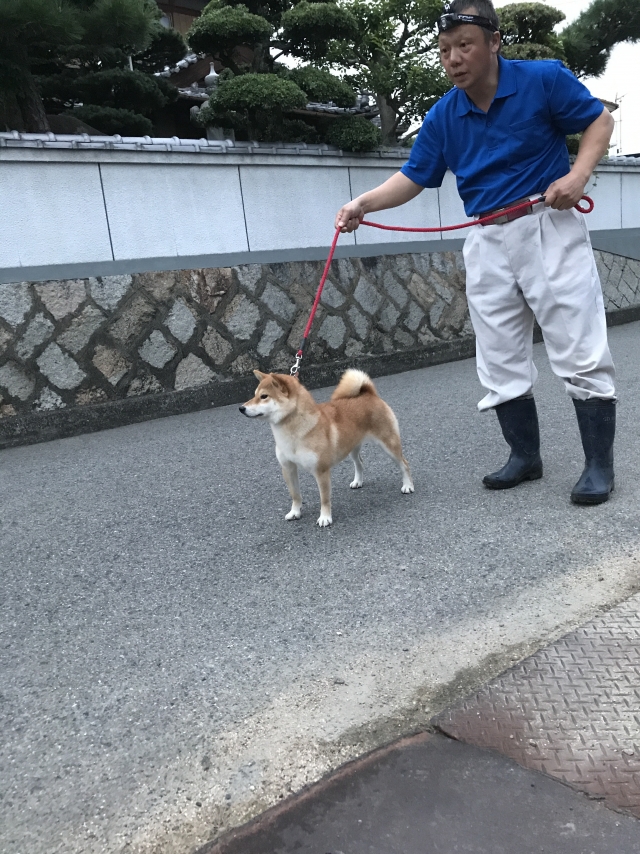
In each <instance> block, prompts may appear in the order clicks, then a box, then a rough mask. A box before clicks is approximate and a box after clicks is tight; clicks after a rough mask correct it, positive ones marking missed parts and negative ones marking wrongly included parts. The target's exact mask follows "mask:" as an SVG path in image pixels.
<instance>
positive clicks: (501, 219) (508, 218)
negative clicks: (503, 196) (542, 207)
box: [478, 196, 535, 226]
mask: <svg viewBox="0 0 640 854" xmlns="http://www.w3.org/2000/svg"><path fill="white" fill-rule="evenodd" d="M529 198H530V197H529V196H525V197H524V199H518V200H517V201H515V202H509V204H508V205H503V206H502V207H501V208H494V210H492V211H487V212H486V213H481V214H480V215H479V216H478V219H483V218H484V217H486V216H493V214H497V213H500V211H504V210H506V209H507V208H510V207H512V206H513V205H519V204H520V202H526V201H527V200H528V199H529ZM534 205H535V202H533V201H532V202H531V204H530V205H529V206H528V207H526V208H520V210H519V211H513V212H512V213H508V214H504V215H503V216H498V217H496V218H495V219H492V220H491V222H481V223H480V225H483V226H484V225H504V224H505V223H506V222H512V221H513V220H514V219H520V217H521V216H527V215H528V214H530V213H533V208H534Z"/></svg>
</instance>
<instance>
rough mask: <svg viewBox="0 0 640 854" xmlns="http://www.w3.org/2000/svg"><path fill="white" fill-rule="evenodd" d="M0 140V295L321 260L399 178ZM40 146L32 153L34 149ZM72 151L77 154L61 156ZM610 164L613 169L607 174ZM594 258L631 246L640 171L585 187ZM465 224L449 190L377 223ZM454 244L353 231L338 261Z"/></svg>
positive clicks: (204, 149) (274, 154)
mask: <svg viewBox="0 0 640 854" xmlns="http://www.w3.org/2000/svg"><path fill="white" fill-rule="evenodd" d="M69 139H71V138H64V137H53V136H51V138H48V137H47V136H46V135H45V136H43V137H42V138H38V137H37V136H35V135H26V134H25V135H22V136H20V135H16V134H0V235H2V237H1V239H0V281H3V282H11V281H22V280H31V281H36V280H46V279H59V278H71V277H77V276H80V277H82V276H94V275H101V274H102V275H113V274H121V273H135V272H142V271H147V270H166V269H187V268H189V269H191V268H197V267H218V266H230V265H235V264H243V263H265V262H277V261H299V260H319V259H321V258H322V257H323V256H325V255H326V247H327V246H328V245H329V243H330V242H331V238H332V236H333V219H334V216H335V213H336V211H337V210H338V208H339V207H340V206H341V205H342V204H343V203H344V202H345V201H346V200H348V199H350V198H353V197H355V196H356V195H358V194H360V193H361V192H363V191H364V190H366V189H369V188H371V187H373V186H376V185H377V184H379V183H381V182H382V181H384V180H385V179H386V178H388V177H389V176H390V175H392V174H393V173H394V172H396V171H397V170H398V169H399V168H400V166H401V165H402V163H403V162H404V160H405V159H406V152H402V151H396V152H391V153H384V154H383V153H380V152H374V153H373V154H371V155H361V156H353V155H352V156H345V155H343V154H342V152H339V151H336V150H330V149H328V148H327V147H326V146H316V147H300V146H298V147H297V148H295V151H294V149H292V148H285V149H283V150H282V151H280V152H279V153H278V150H273V151H271V149H269V148H265V147H258V148H256V149H255V150H254V151H252V152H248V151H243V150H242V147H241V146H235V147H230V146H227V145H224V144H223V143H207V142H206V141H205V142H203V143H202V144H198V143H197V142H194V141H191V140H185V141H183V143H184V144H182V143H180V141H176V142H171V141H164V142H163V141H153V140H149V141H148V142H144V141H138V142H137V143H136V142H131V143H127V142H121V143H114V142H113V140H110V141H100V140H97V141H96V139H95V138H89V137H87V142H86V144H84V147H83V144H82V143H79V142H78V141H77V138H76V141H75V142H69V141H68V140H69ZM36 145H38V146H39V147H34V146H36ZM70 145H75V146H77V147H75V148H70V147H69V146H70ZM618 161H619V162H618ZM588 191H589V192H590V193H591V194H592V195H593V198H594V200H595V203H596V207H595V210H594V212H593V213H592V214H590V216H589V217H588V219H587V222H588V225H589V228H590V230H591V231H592V233H593V237H594V245H595V246H596V247H597V248H601V249H603V250H605V251H607V250H608V251H620V246H617V249H615V250H614V249H613V245H609V244H608V243H607V240H610V239H611V236H612V235H613V236H615V238H616V239H617V240H618V243H619V241H620V240H621V239H622V240H626V243H627V244H628V245H629V251H624V252H621V254H625V255H627V256H628V257H636V256H634V255H633V247H634V245H635V246H636V252H637V251H638V250H637V245H638V244H640V240H638V239H637V238H638V236H639V235H640V231H638V229H640V159H638V160H633V159H630V158H619V159H618V160H616V162H612V163H610V164H602V165H601V166H600V167H598V170H597V171H596V174H595V176H594V179H593V180H592V182H591V183H590V185H589V187H588ZM465 219H467V217H466V216H465V213H464V210H463V207H462V203H461V201H460V198H459V196H458V194H457V191H456V187H455V180H454V178H453V176H452V175H450V174H448V175H447V176H446V178H445V181H444V183H443V186H442V187H441V188H440V189H439V190H425V191H424V192H423V193H421V194H420V196H418V197H417V198H416V199H415V200H413V201H412V202H410V203H409V204H407V205H405V206H403V207H402V208H398V209H395V210H392V211H385V212H381V213H378V214H376V216H375V220H376V221H379V222H382V223H385V224H391V225H408V226H427V227H428V226H438V225H450V224H453V223H458V222H462V221H464V220H465ZM463 237H464V232H451V233H448V234H445V235H444V237H443V236H442V235H440V234H434V235H427V236H422V235H415V234H407V233H405V234H402V233H394V232H384V231H379V230H377V229H367V228H362V229H360V230H359V231H358V233H357V234H355V235H343V236H342V237H341V238H340V242H339V247H338V257H366V256H368V255H379V254H389V253H393V252H398V251H403V250H411V251H435V250H437V249H438V248H444V249H447V250H455V249H458V248H460V246H461V240H462V238H463Z"/></svg>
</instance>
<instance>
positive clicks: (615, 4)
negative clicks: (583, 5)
mask: <svg viewBox="0 0 640 854" xmlns="http://www.w3.org/2000/svg"><path fill="white" fill-rule="evenodd" d="M560 37H561V39H562V47H563V50H564V53H565V56H566V62H567V65H568V66H569V68H570V69H571V70H572V71H573V72H574V74H576V75H577V76H578V77H599V76H600V75H601V74H602V73H603V72H604V70H605V68H606V66H607V62H608V61H609V57H610V56H611V50H612V48H613V47H614V46H615V45H616V44H618V43H619V42H626V41H630V42H636V41H638V40H640V0H594V2H593V3H592V4H591V5H590V6H589V7H588V8H587V9H585V11H584V12H582V13H581V14H580V15H579V16H578V17H577V18H576V20H575V21H573V23H571V24H569V26H568V27H566V28H565V29H564V30H563V31H562V33H561V34H560Z"/></svg>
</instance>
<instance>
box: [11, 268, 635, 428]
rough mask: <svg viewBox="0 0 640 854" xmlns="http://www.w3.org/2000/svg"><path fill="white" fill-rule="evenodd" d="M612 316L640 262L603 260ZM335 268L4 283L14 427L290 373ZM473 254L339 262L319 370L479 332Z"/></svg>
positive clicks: (327, 303)
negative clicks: (468, 290) (259, 374)
mask: <svg viewBox="0 0 640 854" xmlns="http://www.w3.org/2000/svg"><path fill="white" fill-rule="evenodd" d="M596 259H597V263H598V268H599V271H600V275H601V278H602V283H603V290H604V293H605V303H606V305H607V308H608V309H620V308H625V307H628V306H632V305H640V262H638V261H633V260H630V259H627V258H622V257H620V256H616V255H611V254H609V253H605V252H596ZM323 266H324V265H323V262H320V261H318V262H292V263H286V264H285V263H280V264H260V265H259V264H252V265H243V266H238V267H230V268H219V269H199V270H179V271H175V272H156V273H141V274H137V275H121V276H103V277H98V278H87V279H72V280H65V281H52V282H38V283H32V282H15V283H12V284H6V285H0V418H11V417H13V416H16V415H21V414H25V413H37V412H46V411H49V410H54V409H60V408H65V407H66V408H68V407H82V406H91V405H92V404H95V403H102V402H106V401H110V400H122V399H125V398H131V397H136V396H141V395H154V394H159V393H163V392H172V391H182V390H184V389H190V388H195V387H197V386H202V385H205V384H208V383H224V382H226V381H229V380H233V379H236V378H238V377H242V376H246V375H247V374H250V372H251V371H252V370H253V369H254V368H258V369H260V370H264V371H287V370H288V369H289V367H290V365H291V364H292V361H293V354H294V353H295V350H296V349H297V347H298V345H299V343H300V338H301V336H302V332H303V330H304V327H305V325H306V322H307V318H308V316H309V311H310V309H311V304H312V302H313V298H314V295H315V291H316V288H317V286H318V282H319V280H320V275H321V272H322V268H323ZM464 285H465V277H464V267H463V263H462V253H461V252H435V253H429V254H404V255H390V256H379V257H371V258H362V259H358V258H349V259H341V260H338V261H334V262H333V264H332V267H331V271H330V275H329V279H328V280H327V284H326V287H325V291H324V294H323V300H322V303H321V306H320V309H319V311H318V315H317V317H316V321H315V324H314V327H313V329H312V332H311V338H310V342H309V348H308V353H307V356H306V363H307V364H316V365H321V364H322V363H331V362H334V361H343V362H344V361H348V360H349V359H353V358H355V357H366V356H379V355H383V354H393V353H398V352H411V351H421V350H424V349H425V348H427V349H428V348H430V347H433V346H435V345H437V344H438V343H439V342H444V341H452V340H463V339H470V338H471V337H472V335H473V331H472V328H471V324H470V321H469V316H468V312H467V304H466V299H465V294H464Z"/></svg>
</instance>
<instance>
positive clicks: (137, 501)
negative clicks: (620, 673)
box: [0, 324, 640, 854]
mask: <svg viewBox="0 0 640 854" xmlns="http://www.w3.org/2000/svg"><path fill="white" fill-rule="evenodd" d="M639 332H640V326H639V325H638V324H630V325H628V326H624V327H619V328H617V329H614V330H612V332H611V341H612V348H613V351H614V356H615V358H616V361H617V364H618V369H619V391H620V394H621V405H620V407H619V427H620V429H619V436H620V438H619V442H618V445H617V459H618V469H617V470H618V482H617V488H616V493H615V496H614V499H613V500H612V501H611V502H610V503H609V504H608V505H605V506H602V507H599V508H576V507H574V506H572V505H571V504H570V502H569V500H568V495H569V491H570V489H571V486H572V485H573V483H574V481H575V480H576V478H577V476H578V474H579V472H580V470H581V450H580V446H579V440H578V435H577V427H576V424H575V418H574V415H573V407H572V406H571V404H570V402H569V401H568V400H567V399H566V398H565V395H564V391H563V389H562V386H561V384H560V383H559V382H558V381H557V380H556V379H555V378H553V377H552V376H551V375H550V372H549V370H548V368H547V367H546V360H545V357H544V353H543V351H542V350H541V348H540V347H538V348H537V362H538V365H539V368H540V369H541V375H540V380H539V390H538V393H537V397H538V402H539V409H540V418H541V427H542V432H543V455H544V459H545V465H546V473H545V477H544V478H543V480H542V481H539V482H536V483H534V484H527V485H524V486H522V487H520V488H519V489H517V490H513V491H508V492H504V493H494V492H489V491H486V490H484V489H483V488H482V486H481V484H480V478H481V476H482V474H483V473H485V472H486V471H487V470H489V469H491V468H492V467H497V466H498V465H499V464H501V463H502V461H503V457H504V447H505V446H504V445H503V443H502V440H501V439H500V438H499V432H498V428H497V425H496V422H495V419H494V417H493V416H492V415H491V414H486V415H480V414H478V413H477V412H476V411H475V402H476V401H477V400H478V399H479V397H480V396H481V390H480V388H479V386H478V384H477V380H476V377H475V368H474V364H473V362H472V361H466V362H459V363H455V364H449V365H442V366H438V367H435V368H429V369H425V370H421V371H416V372H412V373H407V374H402V375H399V376H394V377H386V378H382V379H380V380H378V381H377V385H378V388H379V390H380V392H381V394H383V396H384V397H385V399H387V400H388V402H389V403H390V404H391V405H392V406H393V407H394V409H395V410H396V412H397V414H398V417H399V420H400V424H401V429H402V432H403V437H404V442H405V452H406V455H407V457H408V459H409V462H410V463H411V466H412V469H413V473H414V478H415V481H416V492H415V494H414V495H412V496H404V495H402V494H401V493H400V484H401V479H400V477H399V475H398V474H397V472H396V471H395V470H394V468H393V465H392V463H391V462H390V461H388V460H387V459H386V458H385V457H384V456H383V455H382V453H381V452H379V451H378V450H377V449H375V448H371V449H366V455H365V466H366V471H365V488H364V489H362V490H359V491H357V492H352V491H351V490H349V488H348V483H349V480H350V479H351V469H350V466H349V465H348V464H344V465H343V466H341V467H339V468H338V469H337V470H336V471H335V472H334V478H333V482H334V492H335V497H334V514H333V515H334V520H335V524H334V526H333V527H332V528H331V529H328V530H318V529H317V528H316V527H315V525H314V522H315V519H316V516H317V494H316V488H315V485H314V483H313V482H312V481H311V479H310V478H305V479H304V480H303V494H304V496H305V497H306V498H307V503H306V505H305V513H304V516H303V518H302V519H301V520H300V521H299V522H296V523H292V522H285V520H284V514H285V512H286V511H287V510H288V501H287V494H286V491H285V488H284V484H283V482H282V480H281V476H280V473H279V470H278V466H277V464H276V462H275V458H274V452H273V443H272V439H271V436H270V431H268V428H266V426H265V425H262V424H256V423H254V422H250V421H248V420H246V419H244V418H242V416H241V415H240V414H239V413H238V411H237V408H236V407H227V408H222V409H216V410H209V411H206V412H201V413H196V414H193V415H187V416H179V417H174V418H167V419H164V420H161V421H156V422H150V423H147V424H141V425H134V426H129V427H125V428H121V429H118V430H112V431H106V432H104V433H100V434H93V435H89V436H81V437H76V438H72V439H66V440H61V441H57V442H51V443H48V444H44V445H38V446H32V447H27V448H17V449H13V450H9V451H3V452H2V455H1V457H0V485H1V488H2V496H3V512H2V518H1V519H0V562H1V565H2V590H1V594H0V595H1V597H2V601H1V609H2V614H1V624H0V625H1V628H2V634H0V669H1V672H2V674H3V676H2V683H1V684H0V694H1V700H2V703H1V706H0V709H1V714H2V720H3V724H2V727H3V729H2V746H1V748H0V781H1V783H0V785H1V787H2V789H1V799H0V851H2V852H3V854H4V852H8V853H9V854H41V852H43V854H44V852H47V854H52V852H64V854H76V852H82V854H98V853H99V854H104V852H106V854H112V852H128V854H134V852H135V854H138V852H140V854H151V852H162V854H169V852H176V854H178V852H180V854H184V852H187V851H192V850H194V848H195V847H197V846H198V845H201V844H204V842H206V840H207V839H210V838H212V837H213V836H215V835H216V833H218V832H219V831H221V830H224V829H225V828H228V827H229V826H231V825H233V824H236V823H239V822H241V821H242V820H244V819H246V818H247V817H249V816H251V815H253V814H255V813H256V812H258V811H259V810H261V809H262V808H264V807H265V806H268V805H270V804H272V803H274V802H277V801H278V799H279V798H282V797H283V796H284V795H286V794H287V793H288V792H289V791H291V790H295V789H297V788H299V787H300V786H301V785H303V784H304V783H306V782H308V781H310V780H313V779H317V778H319V777H320V776H321V775H322V774H323V773H325V772H326V771H327V770H329V769H331V768H333V767H336V766H337V765H339V764H341V763H342V762H344V761H345V760H346V759H348V758H351V757H353V756H354V755H357V754H358V753H360V752H362V751H363V750H366V749H369V748H370V747H373V746H376V745H378V744H380V743H384V742H385V741H388V740H390V739H391V738H393V737H394V736H396V735H398V734H402V733H404V732H410V731H411V730H412V729H415V728H416V727H419V726H421V725H422V724H424V722H425V720H428V719H429V718H430V717H431V716H432V715H433V713H434V712H435V711H438V710H439V709H441V708H442V707H443V706H444V705H446V704H447V703H448V702H449V701H450V700H451V699H452V698H454V697H457V696H460V695H462V694H464V693H465V692H467V691H469V690H470V689H471V688H473V687H476V686H477V685H478V684H480V683H482V682H483V681H484V680H485V679H486V678H488V677H489V676H492V675H494V674H495V673H498V672H500V671H501V670H502V669H504V667H505V666H507V665H508V664H509V663H511V662H512V661H514V660H516V659H519V658H521V657H522V656H523V655H524V654H526V653H527V652H529V651H531V650H532V649H535V648H537V647H538V646H540V645H541V644H542V643H544V642H545V641H547V640H549V639H550V638H554V637H557V636H558V635H559V634H560V633H562V632H563V631H564V630H566V629H567V628H568V627H570V626H573V625H577V624H579V623H580V622H583V621H584V620H585V618H588V617H589V616H591V615H592V614H593V613H595V612H596V611H597V609H598V608H599V607H600V606H602V605H604V604H606V603H611V602H613V601H617V600H618V599H620V598H623V597H624V596H625V595H627V593H628V592H630V591H631V590H632V589H635V587H636V586H637V581H638V571H637V567H638V565H639V564H638V562H637V559H638V557H639V556H640V521H639V515H638V506H639V499H640V487H639V486H638V484H639V482H640V447H639V445H638V438H637V437H638V430H637V426H636V425H637V424H638V420H639V417H640V394H639V388H638V386H639V375H638V369H637V365H638V364H639V363H640V339H639Z"/></svg>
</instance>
